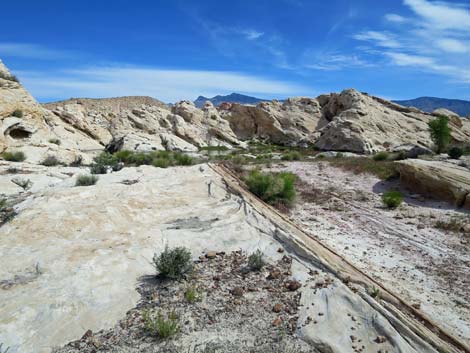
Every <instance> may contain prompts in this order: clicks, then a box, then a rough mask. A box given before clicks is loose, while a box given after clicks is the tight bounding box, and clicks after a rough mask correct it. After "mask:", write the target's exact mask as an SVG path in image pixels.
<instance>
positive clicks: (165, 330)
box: [142, 310, 180, 338]
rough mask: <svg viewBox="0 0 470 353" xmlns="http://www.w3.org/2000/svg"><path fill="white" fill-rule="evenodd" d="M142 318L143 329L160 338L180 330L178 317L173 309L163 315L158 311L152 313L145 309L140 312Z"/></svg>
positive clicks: (167, 336)
mask: <svg viewBox="0 0 470 353" xmlns="http://www.w3.org/2000/svg"><path fill="white" fill-rule="evenodd" d="M142 319H143V321H144V327H145V330H146V331H147V332H148V333H150V334H151V335H155V336H158V337H160V338H169V337H171V336H173V335H175V334H177V333H178V331H179V330H180V325H179V319H178V316H177V315H176V313H175V312H174V311H172V312H171V313H169V314H168V315H166V316H165V315H163V314H162V313H160V312H158V313H157V314H154V313H152V312H150V311H149V310H146V311H144V312H143V313H142Z"/></svg>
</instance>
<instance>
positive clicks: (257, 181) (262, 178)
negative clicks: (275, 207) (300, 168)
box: [245, 170, 296, 206]
mask: <svg viewBox="0 0 470 353" xmlns="http://www.w3.org/2000/svg"><path fill="white" fill-rule="evenodd" d="M295 181H296V175H295V174H293V173H289V172H282V173H277V174H273V173H262V172H260V171H259V170H253V171H251V173H250V174H249V175H248V177H246V178H245V183H246V185H247V186H248V188H249V189H250V191H251V192H252V193H253V194H255V195H256V196H258V197H259V198H261V199H262V200H263V201H265V202H267V203H270V204H278V203H280V204H283V205H285V206H290V205H292V203H293V202H294V200H295V196H296V191H295Z"/></svg>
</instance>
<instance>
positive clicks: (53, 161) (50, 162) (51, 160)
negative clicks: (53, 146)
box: [41, 156, 60, 167]
mask: <svg viewBox="0 0 470 353" xmlns="http://www.w3.org/2000/svg"><path fill="white" fill-rule="evenodd" d="M41 164H42V165H44V166H46V167H53V166H56V165H59V164H60V161H59V160H58V159H57V158H56V157H55V156H47V157H46V158H44V159H43V160H42V161H41Z"/></svg>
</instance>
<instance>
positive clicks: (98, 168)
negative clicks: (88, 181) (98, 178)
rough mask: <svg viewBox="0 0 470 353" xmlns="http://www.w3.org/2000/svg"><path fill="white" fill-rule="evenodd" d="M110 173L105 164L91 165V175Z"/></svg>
mask: <svg viewBox="0 0 470 353" xmlns="http://www.w3.org/2000/svg"><path fill="white" fill-rule="evenodd" d="M107 172H108V166H107V165H104V164H98V163H93V164H92V165H90V173H91V174H106V173H107Z"/></svg>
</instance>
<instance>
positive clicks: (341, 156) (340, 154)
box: [335, 152, 344, 158]
mask: <svg viewBox="0 0 470 353" xmlns="http://www.w3.org/2000/svg"><path fill="white" fill-rule="evenodd" d="M335 158H344V153H343V152H337V153H336V154H335Z"/></svg>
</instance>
